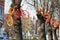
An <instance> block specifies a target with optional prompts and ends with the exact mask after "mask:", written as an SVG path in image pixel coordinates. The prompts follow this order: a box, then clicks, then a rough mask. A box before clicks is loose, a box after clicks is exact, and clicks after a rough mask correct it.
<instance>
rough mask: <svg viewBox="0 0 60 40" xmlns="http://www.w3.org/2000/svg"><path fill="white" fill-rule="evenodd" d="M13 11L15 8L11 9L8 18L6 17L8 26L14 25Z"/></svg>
mask: <svg viewBox="0 0 60 40" xmlns="http://www.w3.org/2000/svg"><path fill="white" fill-rule="evenodd" d="M12 11H13V8H12V7H10V9H9V11H8V14H7V17H6V23H7V25H8V26H12V25H13V23H14V22H13V18H12Z"/></svg>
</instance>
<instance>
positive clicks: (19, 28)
mask: <svg viewBox="0 0 60 40" xmlns="http://www.w3.org/2000/svg"><path fill="white" fill-rule="evenodd" d="M21 2H22V0H17V1H16V0H12V7H13V8H14V6H16V5H17V9H18V11H20V5H21ZM13 10H14V9H13ZM15 12H16V11H14V12H13V15H12V16H13V19H14V21H15V23H14V27H15V33H16V40H23V36H22V21H21V17H19V18H16V17H17V16H18V15H16V14H15ZM14 14H15V15H14ZM18 14H19V13H18ZM15 18H16V19H15Z"/></svg>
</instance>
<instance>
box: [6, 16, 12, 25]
mask: <svg viewBox="0 0 60 40" xmlns="http://www.w3.org/2000/svg"><path fill="white" fill-rule="evenodd" d="M6 23H7V25H8V26H12V25H13V18H12V16H7V18H6Z"/></svg>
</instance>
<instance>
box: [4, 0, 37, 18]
mask: <svg viewBox="0 0 60 40" xmlns="http://www.w3.org/2000/svg"><path fill="white" fill-rule="evenodd" d="M27 2H29V3H31V4H33V2H32V0H27ZM27 2H26V1H25V0H23V1H22V3H21V5H23V7H22V9H23V10H27V11H28V12H29V14H30V17H33V16H34V17H35V18H36V19H37V17H36V11H35V9H34V7H33V6H31V5H30V4H28V3H27ZM11 3H12V2H11V0H5V7H4V13H5V14H7V13H8V9H9V7H10V5H11Z"/></svg>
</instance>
